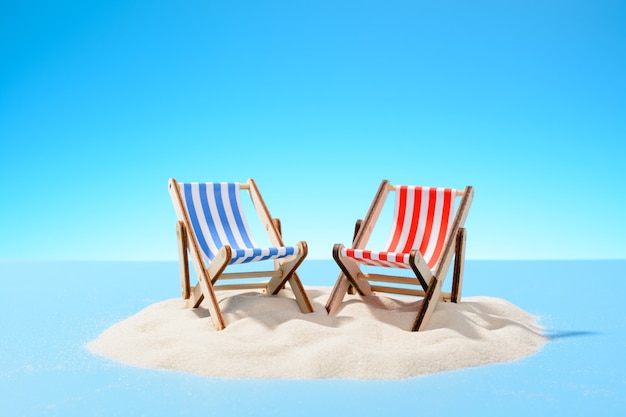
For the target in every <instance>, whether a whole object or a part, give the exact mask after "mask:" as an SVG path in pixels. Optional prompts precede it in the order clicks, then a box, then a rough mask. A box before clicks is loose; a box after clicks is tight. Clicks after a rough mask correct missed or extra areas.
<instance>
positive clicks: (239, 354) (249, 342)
mask: <svg viewBox="0 0 626 417" xmlns="http://www.w3.org/2000/svg"><path fill="white" fill-rule="evenodd" d="M307 291H308V294H309V296H310V298H311V300H312V301H313V303H314V306H315V312H314V313H312V314H302V313H301V312H300V310H299V309H298V307H297V305H296V303H295V301H294V300H293V298H292V295H291V293H290V291H289V290H285V291H282V292H281V295H280V296H274V297H271V296H267V295H264V294H261V293H258V292H253V291H249V292H242V291H239V292H231V293H230V294H229V293H224V292H221V293H219V294H218V297H219V299H220V300H221V301H220V305H221V307H222V311H223V313H224V316H225V319H226V323H227V327H226V329H225V330H223V331H221V332H217V331H215V330H214V328H213V326H212V323H211V319H210V317H209V313H208V310H206V309H205V308H203V307H201V308H199V309H196V310H186V309H185V308H184V303H183V301H182V300H181V299H171V300H166V301H163V302H159V303H156V304H153V305H150V306H148V307H147V308H145V309H144V310H142V311H140V312H138V313H137V314H135V315H134V316H132V317H129V318H128V319H126V320H123V321H121V322H119V323H116V324H114V325H113V326H112V327H110V328H109V329H107V330H105V331H104V332H103V333H102V334H101V335H100V336H99V337H98V338H97V339H96V340H94V341H92V342H90V343H88V344H87V348H88V349H89V350H90V351H91V352H93V353H95V354H98V355H102V356H105V357H109V358H112V359H114V360H117V361H120V362H123V363H126V364H129V365H134V366H139V367H146V368H160V369H169V370H177V371H183V372H191V373H195V374H200V375H207V376H213V377H225V378H290V379H313V378H352V379H398V378H407V377H413V376H417V375H424V374H430V373H435V372H441V371H447V370H453V369H459V368H466V367H473V366H479V365H483V364H488V363H498V362H507V361H512V360H516V359H519V358H522V357H524V356H527V355H530V354H532V353H534V352H537V351H538V350H540V349H541V348H542V346H543V345H544V343H545V342H546V338H545V337H544V336H542V331H543V329H542V328H541V326H539V324H538V323H537V318H536V317H534V316H533V315H531V314H529V313H527V312H525V311H523V310H521V309H520V308H519V307H517V306H515V305H513V304H511V303H509V302H507V301H505V300H502V299H498V298H492V297H467V298H464V299H463V302H462V303H459V304H453V303H439V304H438V306H437V310H436V311H435V314H434V315H433V317H432V319H431V321H430V323H429V325H428V328H427V329H426V330H425V331H422V332H419V333H415V332H408V331H406V330H403V329H408V328H409V327H410V326H411V324H412V323H413V319H414V317H415V310H416V308H417V304H416V303H419V301H417V302H416V301H413V300H412V299H398V298H391V297H385V296H379V297H365V298H361V297H358V296H348V297H347V298H346V301H345V302H344V306H343V308H342V309H341V310H340V311H339V313H338V314H337V315H336V316H327V315H326V310H325V309H324V304H325V302H326V299H327V298H328V292H329V291H330V288H327V287H313V288H308V289H307ZM228 295H230V296H228Z"/></svg>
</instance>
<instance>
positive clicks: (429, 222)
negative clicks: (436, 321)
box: [326, 180, 474, 331]
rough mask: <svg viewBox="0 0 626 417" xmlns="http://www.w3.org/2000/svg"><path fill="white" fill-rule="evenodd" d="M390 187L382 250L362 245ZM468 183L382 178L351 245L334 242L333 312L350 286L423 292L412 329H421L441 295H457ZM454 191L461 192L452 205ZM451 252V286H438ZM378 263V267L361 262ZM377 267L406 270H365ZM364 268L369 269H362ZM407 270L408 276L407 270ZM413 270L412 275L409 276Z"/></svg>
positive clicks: (469, 193)
mask: <svg viewBox="0 0 626 417" xmlns="http://www.w3.org/2000/svg"><path fill="white" fill-rule="evenodd" d="M390 192H395V206H394V212H393V219H392V224H391V230H390V232H389V237H388V239H387V244H386V245H385V247H384V248H383V249H382V250H379V251H375V250H371V249H367V242H368V239H369V238H370V236H371V234H372V230H373V229H374V225H375V224H376V221H377V220H378V217H379V215H380V213H381V211H382V208H383V205H384V204H385V201H386V199H387V196H388V194H389V193H390ZM473 195H474V190H473V187H471V186H468V187H466V188H465V189H464V190H454V189H450V188H434V187H417V186H405V185H398V186H392V185H390V184H389V181H387V180H383V181H382V183H381V185H380V187H379V188H378V191H377V193H376V196H375V197H374V201H373V202H372V204H371V206H370V209H369V211H368V212H367V214H366V216H365V219H364V220H363V221H361V220H359V221H357V225H356V228H355V235H354V240H353V242H352V247H351V248H346V247H345V246H344V245H342V244H336V245H335V246H334V248H333V258H334V259H335V261H336V262H337V264H338V265H339V268H340V269H341V273H340V274H339V277H338V279H337V282H336V283H335V286H334V287H333V289H332V291H331V294H330V296H329V298H328V302H327V303H326V310H327V311H328V313H329V314H335V313H336V312H337V311H338V310H339V307H340V305H341V303H342V301H343V299H344V297H345V295H346V293H347V292H348V291H349V290H351V289H354V290H356V292H357V293H358V294H360V295H371V294H373V293H392V294H401V295H410V296H418V297H422V302H421V303H420V306H419V310H418V311H417V316H416V318H415V321H414V323H413V326H412V328H411V330H412V331H419V330H422V329H424V327H425V326H426V325H427V323H428V321H429V320H430V317H431V316H432V314H433V312H434V310H435V306H436V304H437V302H438V301H440V300H447V301H453V302H458V301H460V298H461V286H462V276H463V261H464V251H465V229H464V228H463V224H464V223H465V219H466V217H467V213H468V211H469V208H470V205H471V202H472V198H473ZM457 197H459V198H460V202H458V208H457V209H456V210H455V205H456V200H457ZM453 258H454V269H453V277H452V290H451V292H446V293H444V292H442V286H443V282H444V280H445V278H446V275H447V274H448V270H449V268H450V265H451V263H452V260H453ZM364 265H366V266H368V267H380V268H368V267H366V268H363V266H364ZM381 268H387V269H384V270H385V271H389V270H390V269H392V268H402V269H408V270H411V271H412V273H409V274H399V271H397V270H396V274H397V275H389V274H382V273H374V272H369V270H376V271H379V270H381ZM364 269H367V270H368V272H363V270H364ZM407 275H409V276H407ZM413 275H414V276H413Z"/></svg>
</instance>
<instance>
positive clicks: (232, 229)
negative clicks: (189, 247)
mask: <svg viewBox="0 0 626 417" xmlns="http://www.w3.org/2000/svg"><path fill="white" fill-rule="evenodd" d="M239 189H240V187H239V184H238V183H211V182H207V183H193V182H192V183H179V190H180V193H181V197H182V199H183V202H184V204H185V209H186V210H187V213H188V214H189V220H190V221H191V225H192V227H193V230H194V233H195V235H196V238H197V240H198V244H199V245H200V249H201V250H202V252H203V254H204V256H205V257H206V258H208V259H209V260H213V258H214V257H215V254H216V253H217V252H218V251H219V249H220V248H221V247H222V246H224V245H230V246H231V247H232V248H233V249H248V248H254V247H256V246H257V245H256V243H255V241H254V239H253V237H252V234H251V233H250V230H249V228H248V225H247V223H246V218H245V216H244V213H243V210H242V206H241V200H240V192H239Z"/></svg>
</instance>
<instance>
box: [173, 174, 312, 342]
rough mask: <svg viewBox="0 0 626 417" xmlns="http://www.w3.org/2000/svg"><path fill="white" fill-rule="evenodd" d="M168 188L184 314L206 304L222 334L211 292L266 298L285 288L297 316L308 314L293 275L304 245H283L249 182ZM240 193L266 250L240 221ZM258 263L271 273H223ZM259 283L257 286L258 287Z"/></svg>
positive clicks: (305, 299)
mask: <svg viewBox="0 0 626 417" xmlns="http://www.w3.org/2000/svg"><path fill="white" fill-rule="evenodd" d="M168 188H169V193H170V196H171V198H172V202H173V204H174V209H175V211H176V216H177V218H178V221H177V223H176V235H177V240H178V257H179V264H180V280H181V292H182V296H183V298H184V299H185V300H186V305H187V308H197V307H199V306H200V304H201V303H202V302H203V300H205V299H206V305H207V307H208V310H209V313H210V315H211V319H212V321H213V324H214V325H215V328H216V329H217V330H222V329H224V328H225V327H226V323H225V321H224V318H223V316H222V312H221V310H220V307H219V304H218V300H217V297H216V294H215V292H216V291H218V290H227V289H263V290H264V291H265V292H266V293H267V294H277V293H278V292H279V291H280V290H281V289H283V288H284V286H285V284H286V283H287V282H289V286H290V288H291V290H292V291H293V294H294V296H295V298H296V302H297V303H298V306H299V307H300V310H301V311H302V312H303V313H311V312H312V311H313V307H312V305H311V302H310V300H309V298H308V297H307V295H306V292H305V291H304V287H303V285H302V283H301V281H300V279H299V278H298V275H297V274H296V268H298V266H299V265H300V264H301V263H302V261H303V260H304V258H305V257H306V255H307V245H306V242H304V241H301V242H298V243H297V244H296V245H295V246H285V245H284V244H283V241H282V236H281V228H280V221H279V220H278V219H274V218H272V217H271V216H270V213H269V211H268V209H267V207H266V205H265V203H264V201H263V198H262V197H261V194H260V193H259V190H258V188H257V186H256V183H255V182H254V180H252V179H249V180H248V181H247V182H246V183H244V184H239V183H178V182H177V181H176V180H175V179H174V178H172V179H170V180H169V183H168ZM242 190H244V191H248V192H249V195H250V197H251V199H252V203H253V205H254V207H255V209H256V212H257V213H258V215H259V218H260V220H261V223H262V226H263V229H264V230H266V231H267V237H268V238H269V242H270V244H271V245H273V246H272V247H262V248H261V247H258V245H257V244H256V242H255V240H254V238H253V236H252V233H251V232H250V230H251V229H250V228H249V227H248V223H247V221H246V217H245V216H244V211H243V206H242V204H241V203H242V201H241V197H240V194H241V193H242ZM189 258H190V259H189ZM189 261H191V264H192V265H193V267H194V270H195V272H196V275H197V277H198V284H196V285H195V286H194V287H191V285H190V279H189ZM262 261H272V262H271V263H272V265H273V267H272V268H271V269H268V270H265V271H257V270H254V271H249V270H246V271H242V272H229V273H226V272H225V271H226V269H227V267H231V266H234V265H237V264H251V263H257V262H262ZM265 264H267V262H265ZM255 265H261V264H260V263H257V264H255ZM235 268H236V267H235ZM229 269H231V270H232V269H233V268H229ZM248 269H250V268H248ZM253 269H254V268H253ZM226 279H229V281H228V282H229V283H230V284H223V285H216V282H217V281H218V280H222V281H221V282H226V281H225V280H226ZM233 280H236V281H233ZM261 280H262V281H263V282H259V281H261Z"/></svg>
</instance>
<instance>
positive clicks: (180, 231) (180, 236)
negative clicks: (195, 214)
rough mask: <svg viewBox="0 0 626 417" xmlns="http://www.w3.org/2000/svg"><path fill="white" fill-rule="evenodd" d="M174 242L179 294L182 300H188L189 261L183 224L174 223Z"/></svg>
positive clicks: (189, 290) (189, 289)
mask: <svg viewBox="0 0 626 417" xmlns="http://www.w3.org/2000/svg"><path fill="white" fill-rule="evenodd" d="M176 240H177V241H178V267H179V269H180V292H181V295H182V297H183V300H187V299H189V294H190V292H191V288H190V284H189V259H188V257H187V232H186V231H185V225H184V223H183V222H177V223H176Z"/></svg>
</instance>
